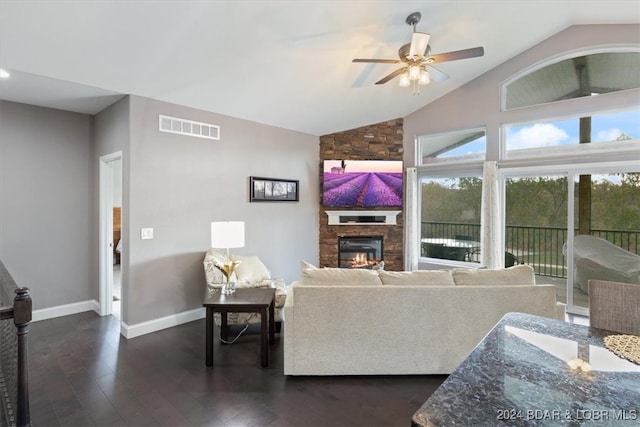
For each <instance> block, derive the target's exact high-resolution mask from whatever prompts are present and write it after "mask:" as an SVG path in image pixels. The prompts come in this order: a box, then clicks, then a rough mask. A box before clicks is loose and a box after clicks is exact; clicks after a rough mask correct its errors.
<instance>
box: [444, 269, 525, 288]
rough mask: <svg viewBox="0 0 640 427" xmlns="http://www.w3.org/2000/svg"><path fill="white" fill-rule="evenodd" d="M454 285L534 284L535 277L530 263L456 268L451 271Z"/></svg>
mask: <svg viewBox="0 0 640 427" xmlns="http://www.w3.org/2000/svg"><path fill="white" fill-rule="evenodd" d="M452 275H453V281H454V282H455V284H456V285H465V286H468V285H487V286H491V285H525V286H530V285H535V284H536V277H535V272H534V271H533V267H531V266H530V265H516V266H513V267H509V268H505V269H501V270H479V269H473V268H456V269H454V270H453V272H452Z"/></svg>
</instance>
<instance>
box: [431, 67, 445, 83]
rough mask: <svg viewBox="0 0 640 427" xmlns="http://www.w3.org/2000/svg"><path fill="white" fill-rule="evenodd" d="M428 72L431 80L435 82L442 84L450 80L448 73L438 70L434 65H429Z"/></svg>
mask: <svg viewBox="0 0 640 427" xmlns="http://www.w3.org/2000/svg"><path fill="white" fill-rule="evenodd" d="M428 70H429V75H430V76H431V80H432V81H434V82H437V83H440V82H443V81H445V80H447V79H448V78H449V75H448V74H447V73H445V72H443V71H440V70H438V69H437V68H436V67H434V66H433V65H429V67H428Z"/></svg>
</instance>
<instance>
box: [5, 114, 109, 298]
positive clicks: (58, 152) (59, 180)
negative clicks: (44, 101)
mask: <svg viewBox="0 0 640 427" xmlns="http://www.w3.org/2000/svg"><path fill="white" fill-rule="evenodd" d="M92 121H93V120H92V117H91V116H88V115H83V114H76V113H68V112H63V111H59V110H52V109H48V108H41V107H34V106H29V105H25V104H18V103H13V102H6V101H0V258H2V261H3V262H4V264H5V265H6V267H7V269H8V270H9V272H10V273H11V274H12V276H13V277H14V279H15V280H16V282H17V284H18V285H19V286H28V287H29V288H30V289H31V293H32V297H33V307H34V309H41V308H45V307H52V306H58V305H63V304H69V303H76V302H81V301H87V300H91V299H93V298H95V297H96V293H95V292H94V286H97V281H96V280H95V278H96V275H95V274H94V273H95V271H94V270H93V269H94V267H95V265H96V264H95V263H94V260H95V258H96V256H97V251H96V249H97V248H96V247H95V245H94V244H93V242H94V239H93V235H94V234H95V231H94V228H93V226H94V224H93V222H92V218H93V216H94V214H95V212H94V207H93V203H92V197H91V193H92V189H93V187H92V184H93V175H92V173H93V170H92V167H91V165H92V157H91V154H92V153H91V128H92Z"/></svg>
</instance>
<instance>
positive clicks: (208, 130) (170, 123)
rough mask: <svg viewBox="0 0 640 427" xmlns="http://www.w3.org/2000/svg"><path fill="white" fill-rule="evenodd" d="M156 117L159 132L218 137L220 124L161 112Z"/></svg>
mask: <svg viewBox="0 0 640 427" xmlns="http://www.w3.org/2000/svg"><path fill="white" fill-rule="evenodd" d="M158 117H159V129H160V132H169V133H177V134H180V135H188V136H195V137H197V138H206V139H215V140H219V139H220V126H216V125H212V124H209V123H202V122H194V121H193V120H186V119H179V118H177V117H171V116H163V115H162V114H160V115H159V116H158Z"/></svg>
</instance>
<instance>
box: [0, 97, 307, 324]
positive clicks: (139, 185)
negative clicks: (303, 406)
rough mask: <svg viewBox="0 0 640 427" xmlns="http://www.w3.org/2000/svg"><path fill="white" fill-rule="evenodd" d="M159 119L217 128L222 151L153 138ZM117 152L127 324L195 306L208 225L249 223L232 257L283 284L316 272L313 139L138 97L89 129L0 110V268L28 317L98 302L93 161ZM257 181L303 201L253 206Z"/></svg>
mask: <svg viewBox="0 0 640 427" xmlns="http://www.w3.org/2000/svg"><path fill="white" fill-rule="evenodd" d="M160 113H161V114H167V115H172V116H177V117H182V118H186V119H192V120H196V121H202V122H208V123H214V124H217V125H220V126H221V140H220V141H210V140H205V139H199V138H193V137H185V136H180V135H173V134H166V133H160V132H158V130H157V129H158V114H160ZM115 151H122V152H123V195H122V199H123V210H122V212H123V214H122V215H123V231H122V236H123V245H124V248H123V252H124V256H123V258H122V287H123V289H122V291H123V302H124V306H123V307H122V318H123V321H124V322H126V323H128V324H129V325H134V324H137V323H140V322H144V321H148V320H153V319H157V318H159V317H164V316H169V315H172V314H177V313H180V312H184V311H187V310H191V309H196V308H200V307H201V306H202V296H203V293H204V284H205V279H204V273H203V269H202V260H203V257H204V252H205V251H206V250H207V249H208V248H209V243H210V242H209V240H210V233H209V224H210V222H211V221H218V220H244V221H245V222H246V246H245V247H244V248H240V249H236V250H234V252H236V253H239V254H244V255H251V254H255V255H258V256H260V258H261V259H262V260H263V261H264V262H265V264H266V265H267V266H268V267H269V268H270V269H271V271H272V274H273V276H274V277H280V278H283V279H285V280H286V281H287V282H288V283H290V282H291V281H293V280H296V279H297V278H298V277H299V271H300V260H302V259H304V260H308V261H310V262H314V263H317V262H318V225H317V224H318V200H319V194H318V192H319V183H318V171H317V165H318V160H317V159H318V138H317V137H314V136H311V135H307V134H302V133H298V132H293V131H289V130H285V129H280V128H275V127H271V126H266V125H262V124H259V123H255V122H249V121H246V120H240V119H236V118H232V117H227V116H222V115H218V114H214V113H208V112H204V111H200V110H195V109H190V108H185V107H181V106H177V105H172V104H167V103H162V102H158V101H153V100H150V99H146V98H140V97H135V96H132V97H126V98H124V99H122V100H120V101H119V102H117V103H116V104H114V105H112V106H111V107H109V108H107V109H105V110H104V111H102V112H101V113H99V114H98V115H96V116H95V117H91V116H88V115H82V114H75V113H67V112H63V111H59V110H52V109H46V108H40V107H34V106H28V105H24V104H16V103H11V102H0V257H1V258H2V260H3V262H4V263H5V265H6V266H7V268H8V269H9V271H10V272H11V273H12V274H13V276H14V278H15V279H16V281H17V283H18V284H20V285H26V286H29V287H30V288H31V289H32V292H33V297H34V308H35V309H42V308H49V307H55V306H58V305H63V304H70V303H77V302H84V301H88V300H92V299H95V300H98V298H99V295H98V292H99V280H98V279H99V278H98V274H99V273H98V250H97V249H98V248H97V247H98V226H99V224H98V193H99V192H98V188H99V167H98V166H99V157H100V156H102V155H105V154H110V153H113V152H115ZM251 175H253V176H266V177H275V178H290V179H298V180H300V202H298V203H249V201H248V179H249V176H251ZM141 227H153V228H154V232H155V236H154V237H155V238H154V239H153V240H141V239H140V228H141Z"/></svg>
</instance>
